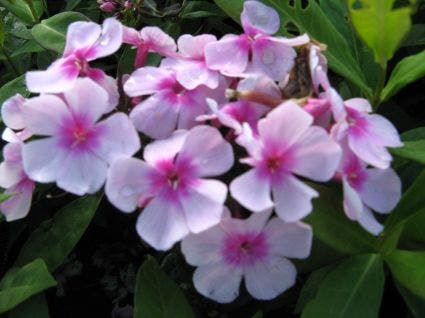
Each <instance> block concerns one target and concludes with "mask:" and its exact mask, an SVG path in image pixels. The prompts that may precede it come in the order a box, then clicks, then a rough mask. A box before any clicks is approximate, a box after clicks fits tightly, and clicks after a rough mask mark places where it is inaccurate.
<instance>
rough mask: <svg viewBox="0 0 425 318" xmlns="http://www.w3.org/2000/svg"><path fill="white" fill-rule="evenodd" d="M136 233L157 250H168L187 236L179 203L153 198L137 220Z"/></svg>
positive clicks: (163, 198) (159, 197)
mask: <svg viewBox="0 0 425 318" xmlns="http://www.w3.org/2000/svg"><path fill="white" fill-rule="evenodd" d="M137 233H139V235H140V237H141V238H142V239H143V240H145V241H146V242H147V243H148V244H149V245H151V246H152V247H154V248H155V249H157V250H161V251H166V250H168V249H170V248H171V247H172V246H173V245H174V244H175V243H176V242H178V241H180V240H181V239H182V238H184V237H185V236H186V235H187V234H189V229H188V228H187V225H186V221H185V218H184V213H183V210H182V207H181V205H180V203H179V202H175V201H170V200H168V199H167V198H166V197H165V196H163V195H159V196H157V197H155V198H154V199H153V200H152V201H151V202H150V203H149V204H148V205H147V206H146V208H145V209H144V210H143V211H142V213H141V214H140V216H139V218H138V219H137Z"/></svg>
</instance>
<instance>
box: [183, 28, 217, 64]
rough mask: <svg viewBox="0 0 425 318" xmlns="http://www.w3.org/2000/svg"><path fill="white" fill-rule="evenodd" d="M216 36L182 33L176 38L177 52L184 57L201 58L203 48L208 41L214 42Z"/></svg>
mask: <svg viewBox="0 0 425 318" xmlns="http://www.w3.org/2000/svg"><path fill="white" fill-rule="evenodd" d="M216 41H217V38H216V37H215V35H212V34H201V35H197V36H192V35H190V34H183V35H182V36H180V37H179V39H178V40H177V46H178V48H179V53H180V54H181V55H183V56H184V57H186V58H192V59H198V60H199V59H203V57H204V48H205V46H206V45H207V44H208V43H212V42H216Z"/></svg>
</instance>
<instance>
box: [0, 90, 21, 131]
mask: <svg viewBox="0 0 425 318" xmlns="http://www.w3.org/2000/svg"><path fill="white" fill-rule="evenodd" d="M24 103H25V98H24V97H23V96H22V95H21V94H16V95H14V96H12V97H10V98H8V99H7V100H5V101H4V103H3V105H2V107H1V118H2V120H3V122H4V123H5V125H6V126H7V127H9V128H10V129H14V130H21V129H24V128H25V125H24V122H23V119H22V107H23V106H24Z"/></svg>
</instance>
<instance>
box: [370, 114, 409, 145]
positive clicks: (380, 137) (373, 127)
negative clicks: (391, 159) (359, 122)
mask: <svg viewBox="0 0 425 318" xmlns="http://www.w3.org/2000/svg"><path fill="white" fill-rule="evenodd" d="M367 121H368V124H369V127H368V132H369V135H370V137H371V138H373V139H374V141H375V142H376V143H377V144H379V145H383V146H387V147H401V146H403V143H402V142H401V141H400V136H399V134H398V132H397V129H395V127H394V125H393V124H392V123H391V122H390V121H389V120H388V119H386V118H385V117H384V116H381V115H377V114H372V115H368V116H367Z"/></svg>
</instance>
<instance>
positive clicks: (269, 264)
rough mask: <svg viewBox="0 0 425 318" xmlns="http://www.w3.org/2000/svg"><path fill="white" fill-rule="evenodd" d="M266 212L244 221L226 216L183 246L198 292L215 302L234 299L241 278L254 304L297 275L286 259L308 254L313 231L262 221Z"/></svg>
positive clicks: (283, 287) (296, 224)
mask: <svg viewBox="0 0 425 318" xmlns="http://www.w3.org/2000/svg"><path fill="white" fill-rule="evenodd" d="M269 216H270V213H268V212H265V213H261V214H256V213H255V214H252V215H251V216H250V217H249V218H248V219H246V220H241V219H232V218H230V217H225V218H223V220H222V221H221V222H220V224H218V225H217V226H215V227H213V228H211V229H208V230H206V231H204V232H202V233H199V234H191V235H189V236H188V237H186V238H185V239H184V240H183V241H182V245H181V247H182V252H183V255H184V256H185V258H186V261H187V262H188V263H189V264H191V265H193V266H196V267H197V269H196V270H195V273H194V275H193V283H194V285H195V288H196V289H197V291H198V292H199V293H201V294H202V295H204V296H205V297H208V298H211V299H213V300H215V301H217V302H219V303H229V302H231V301H233V300H234V299H236V297H237V296H238V294H239V285H240V284H241V281H242V278H243V279H244V280H245V286H246V289H247V290H248V292H249V293H250V294H251V295H252V296H253V297H254V298H256V299H261V300H270V299H273V298H275V297H277V296H278V295H279V294H281V293H282V292H284V291H285V290H287V289H288V288H290V287H291V286H292V285H294V283H295V278H296V275H297V271H296V268H295V266H294V265H293V264H292V262H290V261H289V260H288V258H299V259H303V258H306V257H308V255H309V254H310V250H311V243H312V230H311V227H310V226H309V225H307V224H304V223H302V222H294V223H285V222H284V221H282V220H280V219H279V218H276V217H275V218H272V219H271V220H269V221H268V222H267V219H268V218H269Z"/></svg>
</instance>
